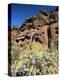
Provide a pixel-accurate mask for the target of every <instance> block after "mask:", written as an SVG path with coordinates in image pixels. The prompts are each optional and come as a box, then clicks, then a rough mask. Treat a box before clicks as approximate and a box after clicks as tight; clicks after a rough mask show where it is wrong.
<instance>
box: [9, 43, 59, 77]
mask: <svg viewBox="0 0 60 80" xmlns="http://www.w3.org/2000/svg"><path fill="white" fill-rule="evenodd" d="M9 57H10V56H9ZM9 65H10V66H11V74H12V76H30V75H46V74H57V73H58V50H57V49H55V48H54V49H48V48H47V47H46V46H44V45H41V44H39V43H38V42H36V43H35V42H32V43H30V44H29V45H24V46H23V47H21V46H20V45H18V44H15V43H13V45H12V47H11V64H9Z"/></svg>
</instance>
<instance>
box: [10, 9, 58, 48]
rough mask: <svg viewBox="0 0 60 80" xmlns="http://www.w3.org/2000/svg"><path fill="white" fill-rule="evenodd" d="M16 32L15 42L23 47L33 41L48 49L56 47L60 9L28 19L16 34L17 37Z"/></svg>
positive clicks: (41, 12)
mask: <svg viewBox="0 0 60 80" xmlns="http://www.w3.org/2000/svg"><path fill="white" fill-rule="evenodd" d="M14 32H15V31H14ZM14 32H13V31H12V34H14V35H13V37H14V36H15V37H14V40H15V41H16V43H18V44H19V45H21V46H23V44H29V43H31V42H33V41H35V42H39V43H41V44H43V45H46V46H47V47H51V46H54V45H55V43H58V8H56V9H55V10H54V11H51V12H50V13H49V14H47V13H46V12H45V11H40V13H39V14H38V15H37V16H32V17H31V18H27V19H26V20H25V22H24V23H23V24H22V26H21V27H20V28H19V33H17V32H16V35H15V33H14Z"/></svg>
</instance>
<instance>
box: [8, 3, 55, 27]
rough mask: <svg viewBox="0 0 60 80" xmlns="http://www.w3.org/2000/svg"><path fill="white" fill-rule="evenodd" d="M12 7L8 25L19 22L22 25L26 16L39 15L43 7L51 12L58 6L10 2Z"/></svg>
mask: <svg viewBox="0 0 60 80" xmlns="http://www.w3.org/2000/svg"><path fill="white" fill-rule="evenodd" d="M10 7H11V12H10V8H8V9H9V10H8V11H9V12H8V25H9V26H13V25H17V24H18V25H21V24H22V23H23V22H24V21H25V19H26V18H29V17H31V16H34V15H37V14H38V13H39V11H40V10H41V9H43V10H45V11H47V12H50V11H52V10H54V9H55V8H56V7H57V6H43V5H26V4H10ZM10 18H11V19H10ZM10 21H11V22H10Z"/></svg>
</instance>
